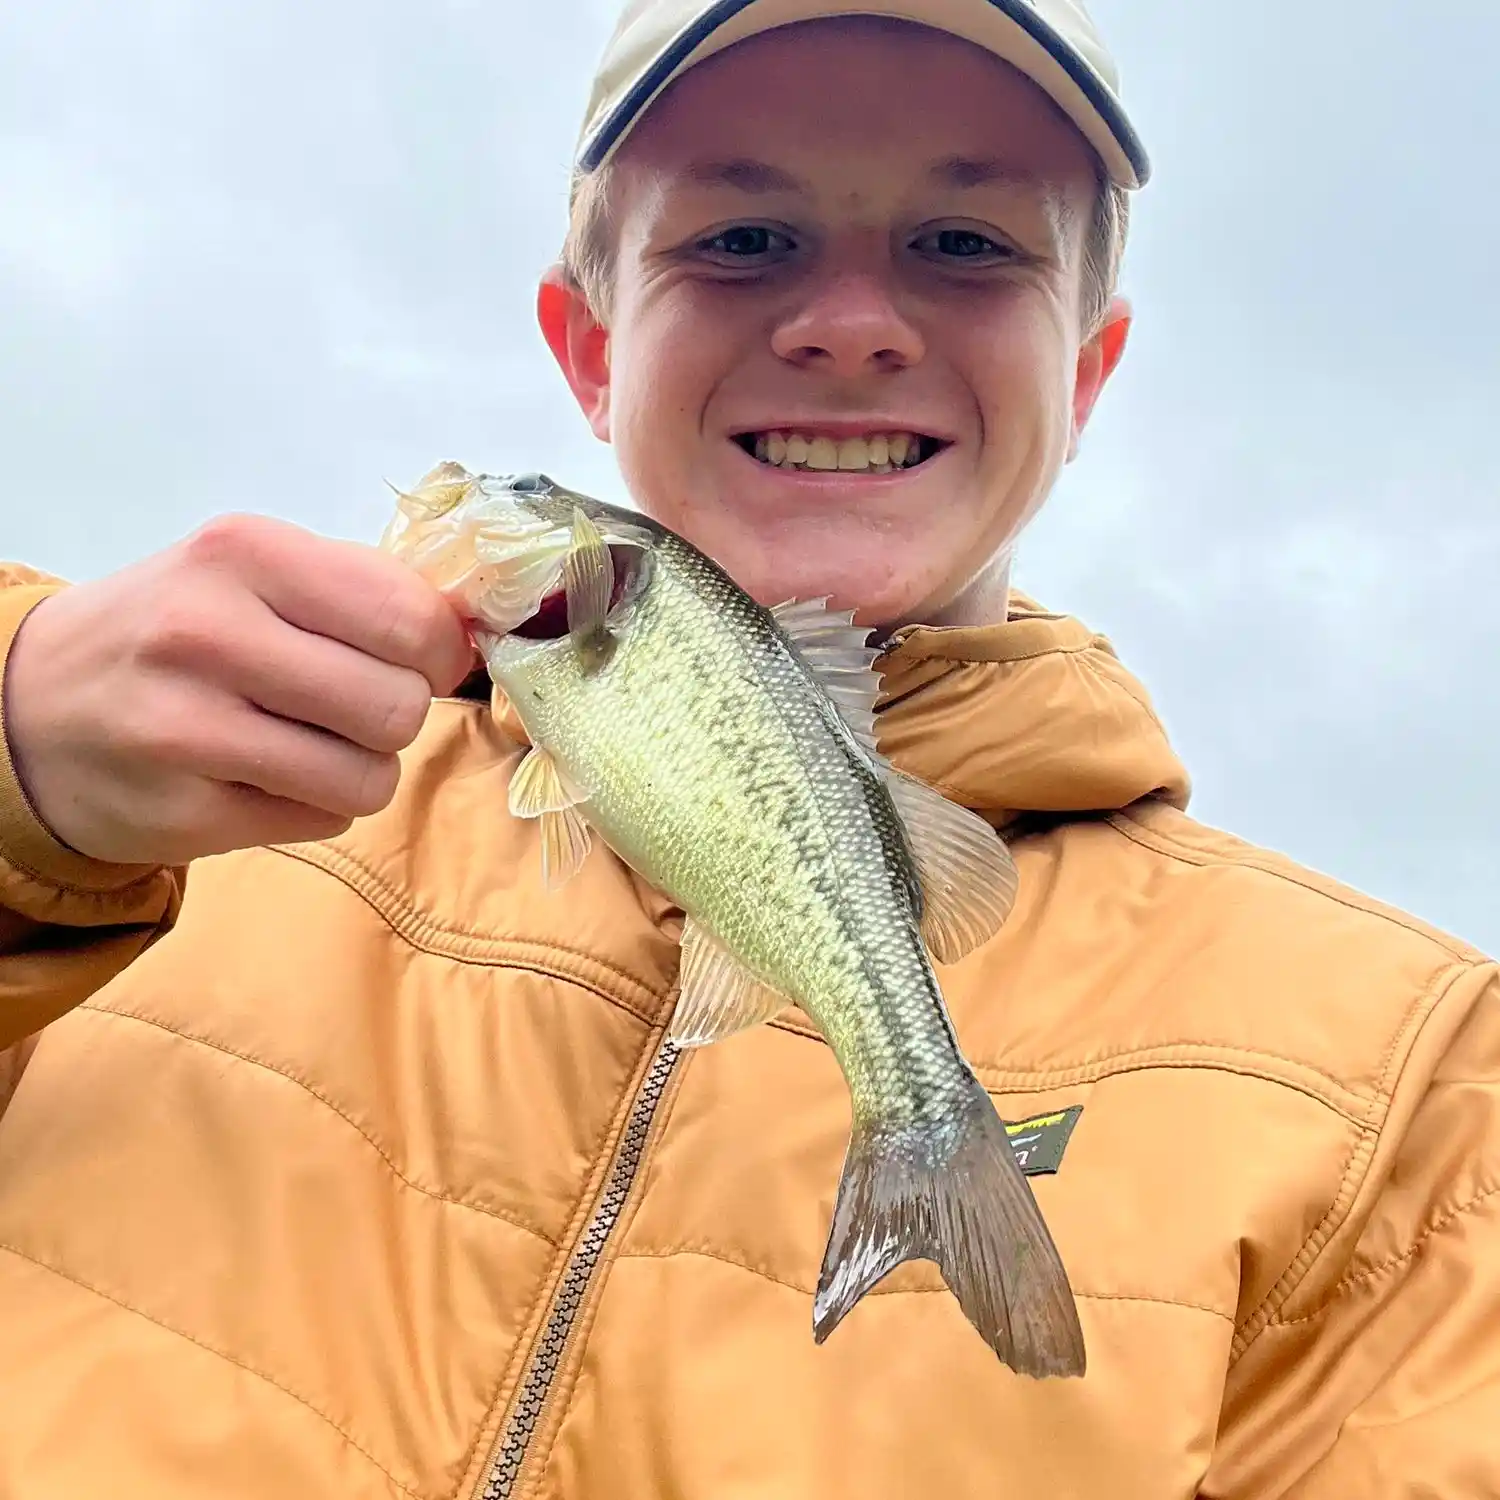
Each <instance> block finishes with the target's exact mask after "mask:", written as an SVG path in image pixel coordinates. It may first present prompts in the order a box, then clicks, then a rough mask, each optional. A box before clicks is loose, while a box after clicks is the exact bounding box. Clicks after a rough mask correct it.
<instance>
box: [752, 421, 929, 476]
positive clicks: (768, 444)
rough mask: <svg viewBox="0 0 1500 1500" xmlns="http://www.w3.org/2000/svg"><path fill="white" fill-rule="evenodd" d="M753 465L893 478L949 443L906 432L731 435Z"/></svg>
mask: <svg viewBox="0 0 1500 1500" xmlns="http://www.w3.org/2000/svg"><path fill="white" fill-rule="evenodd" d="M732 440H733V441H734V442H735V444H737V445H738V447H739V448H741V449H742V450H743V451H744V452H745V453H747V454H749V456H750V457H751V458H753V459H755V460H756V462H757V463H760V464H763V465H765V466H766V467H767V468H772V469H789V470H792V471H793V472H802V473H806V472H812V473H822V474H833V473H837V474H896V473H900V472H903V471H905V470H908V469H915V468H919V467H920V466H921V465H922V464H924V463H926V462H928V460H929V459H932V458H935V457H936V456H937V455H938V454H939V453H941V452H942V451H943V449H944V448H948V447H951V446H952V444H951V443H950V442H949V441H948V440H947V439H946V438H940V437H934V436H933V435H932V434H931V433H926V432H916V431H912V430H910V429H906V428H871V429H869V430H867V431H865V432H858V431H849V430H847V429H846V430H844V431H842V432H837V433H835V432H833V431H830V430H827V429H821V430H820V429H817V428H798V427H771V428H755V429H752V430H749V431H746V432H736V433H734V434H732Z"/></svg>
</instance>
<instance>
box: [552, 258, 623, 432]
mask: <svg viewBox="0 0 1500 1500" xmlns="http://www.w3.org/2000/svg"><path fill="white" fill-rule="evenodd" d="M536 316H537V322H538V323H540V324H541V328H542V337H543V338H545V339H546V340H547V346H548V348H550V349H551V350H552V355H553V358H554V359H556V360H557V363H558V364H559V366H561V368H562V372H563V376H564V377H565V378H566V380H567V382H568V387H569V389H570V390H571V391H572V392H573V397H574V399H575V400H576V401H577V402H578V405H579V407H580V409H581V410H582V412H583V415H584V417H585V418H586V419H587V421H588V424H589V427H590V428H591V429H592V431H593V434H594V436H595V437H596V438H598V439H599V441H600V442H602V443H607V442H608V441H609V333H608V330H607V329H605V327H604V325H603V324H602V323H600V321H599V320H598V318H596V317H595V316H594V313H593V311H592V309H591V308H590V307H589V305H588V301H587V299H586V298H585V297H584V295H583V293H582V292H581V291H579V290H578V288H577V287H575V286H574V285H573V284H572V282H571V280H570V279H569V278H568V277H567V276H565V275H564V274H563V271H562V268H561V267H560V266H553V267H552V268H551V269H550V270H549V271H548V272H547V274H546V275H545V276H543V277H542V284H541V286H540V287H539V288H538V289H537V298H536Z"/></svg>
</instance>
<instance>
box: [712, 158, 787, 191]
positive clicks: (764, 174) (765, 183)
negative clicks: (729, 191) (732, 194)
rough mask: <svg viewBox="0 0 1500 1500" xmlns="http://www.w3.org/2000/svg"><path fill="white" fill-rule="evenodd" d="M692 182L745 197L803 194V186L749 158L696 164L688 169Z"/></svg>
mask: <svg viewBox="0 0 1500 1500" xmlns="http://www.w3.org/2000/svg"><path fill="white" fill-rule="evenodd" d="M688 176H689V178H691V180H692V181H694V182H697V183H702V184H703V185H704V186H705V187H733V188H739V189H740V190H741V191H742V192H746V193H805V192H806V191H807V184H806V183H805V182H803V181H802V180H801V179H800V178H797V177H793V176H792V174H791V173H790V172H783V171H782V170H781V168H780V167H773V166H772V165H771V164H770V162H765V161H756V160H755V159H754V158H753V157H749V156H736V157H734V158H732V159H731V160H729V161H697V162H694V163H693V164H692V165H691V166H690V167H689V168H688Z"/></svg>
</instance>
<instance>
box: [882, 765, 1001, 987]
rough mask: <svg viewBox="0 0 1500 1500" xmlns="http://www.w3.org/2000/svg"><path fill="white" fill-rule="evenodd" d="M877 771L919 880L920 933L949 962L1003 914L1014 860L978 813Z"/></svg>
mask: <svg viewBox="0 0 1500 1500" xmlns="http://www.w3.org/2000/svg"><path fill="white" fill-rule="evenodd" d="M882 775H883V776H884V779H885V784H886V787H887V789H888V790H889V791H890V794H891V801H892V802H894V803H895V804H896V811H897V813H898V814H899V815H900V817H901V821H902V823H903V824H904V825H905V828H906V834H907V838H908V840H909V841H910V843H911V851H912V858H913V859H914V861H915V862H916V866H917V877H918V879H919V880H920V881H921V882H922V937H923V939H924V940H925V941H926V943H927V946H928V947H929V948H930V949H931V950H932V956H933V957H934V958H935V959H937V961H938V962H939V963H941V964H955V963H957V962H958V961H959V959H961V958H962V957H964V955H965V954H967V953H970V952H972V951H973V950H974V949H975V948H977V947H978V946H979V945H980V944H981V943H983V942H985V941H987V940H988V939H989V938H991V937H993V936H994V935H995V933H996V932H998V931H999V930H1000V926H1001V924H1002V923H1003V922H1004V921H1005V919H1006V917H1008V916H1009V915H1010V910H1011V907H1012V906H1014V905H1015V900H1016V887H1017V884H1018V879H1019V877H1018V876H1017V873H1016V863H1015V860H1013V859H1012V858H1011V854H1010V850H1009V849H1008V848H1006V845H1005V840H1004V839H1003V838H1001V837H1000V835H999V834H998V833H997V832H996V831H995V830H994V829H993V828H991V827H990V825H989V824H988V823H986V822H985V821H984V819H983V818H981V817H980V816H979V814H978V813H973V812H970V811H969V809H968V808H967V807H960V806H959V804H958V803H957V802H953V801H950V800H949V799H948V798H947V797H945V796H944V795H943V794H942V793H941V792H939V791H935V790H934V789H933V788H932V787H930V786H928V785H926V783H924V782H921V781H918V780H916V779H915V778H914V777H911V776H908V775H907V774H906V773H905V772H904V771H898V770H896V769H895V768H894V767H892V766H887V767H886V768H885V769H884V770H883V772H882Z"/></svg>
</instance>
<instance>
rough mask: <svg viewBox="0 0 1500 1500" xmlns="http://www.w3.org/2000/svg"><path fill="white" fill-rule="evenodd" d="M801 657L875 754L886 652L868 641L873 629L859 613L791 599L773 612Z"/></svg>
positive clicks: (824, 600) (815, 601)
mask: <svg viewBox="0 0 1500 1500" xmlns="http://www.w3.org/2000/svg"><path fill="white" fill-rule="evenodd" d="M771 614H772V616H773V617H774V618H775V620H776V623H777V624H778V625H780V626H781V628H782V630H783V631H785V632H786V636H787V639H788V640H789V641H791V643H792V645H793V647H794V648H795V649H796V651H797V654H798V656H800V657H801V658H802V660H803V661H804V662H805V663H806V664H807V666H808V667H809V668H810V669H811V671H812V673H813V675H814V676H815V677H817V679H818V681H819V682H820V683H821V684H822V687H823V690H824V691H825V692H826V693H827V694H828V696H829V697H830V698H832V699H833V702H834V705H835V707H837V709H838V711H839V714H840V715H841V717H842V718H843V720H844V722H845V723H846V724H847V725H848V726H849V730H850V732H851V733H852V734H853V735H854V737H855V739H857V740H858V741H859V742H860V744H861V745H862V746H863V747H864V748H865V749H866V750H868V751H869V752H870V754H871V755H878V754H879V753H880V752H879V750H878V749H877V747H876V743H875V704H876V701H877V700H878V699H879V697H880V674H879V673H878V672H877V671H876V670H875V663H876V662H877V661H878V660H879V659H880V652H879V651H878V650H877V649H876V648H875V647H872V646H868V645H866V644H865V643H866V641H868V640H869V637H870V632H869V631H868V630H861V629H860V628H859V626H857V625H855V624H854V611H853V610H845V611H839V612H835V611H834V610H831V609H829V608H828V596H827V595H824V597H823V598H821V599H800V600H791V599H788V600H787V601H786V602H785V603H784V604H778V605H777V606H776V607H775V608H774V609H773V610H772V611H771Z"/></svg>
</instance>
